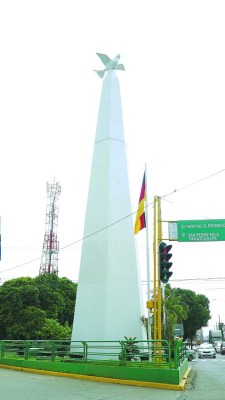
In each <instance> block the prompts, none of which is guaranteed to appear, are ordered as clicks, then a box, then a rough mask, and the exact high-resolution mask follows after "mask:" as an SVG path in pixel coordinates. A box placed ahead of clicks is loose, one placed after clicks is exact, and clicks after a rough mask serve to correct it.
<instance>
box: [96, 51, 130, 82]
mask: <svg viewBox="0 0 225 400" xmlns="http://www.w3.org/2000/svg"><path fill="white" fill-rule="evenodd" d="M96 54H97V56H98V57H99V58H100V59H101V61H102V62H103V64H104V65H105V68H104V69H102V70H99V69H94V70H93V71H95V72H97V74H98V76H99V77H100V78H104V75H105V72H106V71H109V70H110V69H117V70H120V71H125V68H124V65H123V64H119V59H120V55H119V54H117V55H116V57H114V58H113V59H112V60H111V58H109V57H108V56H107V55H106V54H101V53H96Z"/></svg>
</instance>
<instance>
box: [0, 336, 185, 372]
mask: <svg viewBox="0 0 225 400" xmlns="http://www.w3.org/2000/svg"><path fill="white" fill-rule="evenodd" d="M171 353H172V352H171V346H170V343H169V342H168V341H166V340H160V341H157V340H150V341H138V340H132V339H130V340H121V341H80V342H79V341H69V340H61V341H57V340H35V341H32V340H2V341H0V357H1V359H6V358H7V359H9V358H18V359H21V358H22V359H25V360H30V359H33V360H48V361H51V362H56V361H62V362H81V363H98V364H99V363H108V364H111V365H119V366H130V367H132V366H137V364H138V363H139V364H140V365H141V366H143V367H151V366H153V367H163V368H168V369H171V368H178V367H179V366H180V365H181V364H182V362H183V361H184V360H185V358H186V353H185V347H184V346H183V343H182V342H180V343H175V346H174V354H173V357H172V354H171Z"/></svg>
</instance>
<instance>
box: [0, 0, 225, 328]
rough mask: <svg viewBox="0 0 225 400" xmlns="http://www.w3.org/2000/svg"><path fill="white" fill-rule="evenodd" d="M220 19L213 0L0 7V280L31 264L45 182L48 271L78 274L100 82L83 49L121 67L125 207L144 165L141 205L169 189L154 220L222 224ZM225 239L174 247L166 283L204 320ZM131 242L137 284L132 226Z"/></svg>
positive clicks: (217, 303) (222, 12)
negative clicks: (52, 235) (51, 197)
mask: <svg viewBox="0 0 225 400" xmlns="http://www.w3.org/2000/svg"><path fill="white" fill-rule="evenodd" d="M224 20H225V3H224V1H223V0H221V1H217V0H213V1H207V0H204V1H198V0H194V1H192V0H190V1H181V0H177V1H168V0H166V1H149V0H139V1H132V0H131V1H129V2H125V1H121V0H114V1H113V2H112V1H108V0H95V1H92V0H89V1H88V0H83V1H80V2H79V1H76V2H75V1H69V0H68V1H57V0H54V1H49V0H45V1H42V0H39V1H30V0H29V1H28V0H27V1H25V0H20V1H12V0H3V1H2V2H1V3H0V55H1V56H0V57H1V62H0V112H1V117H0V132H1V142H0V145H1V156H0V169H1V185H0V193H1V195H0V215H1V217H2V224H1V229H2V261H1V264H0V278H1V282H2V283H3V282H4V281H5V280H8V279H11V278H14V277H19V276H32V277H34V276H36V275H38V273H39V267H40V258H41V254H42V245H43V239H44V233H45V213H46V204H47V192H46V182H49V183H51V182H53V178H54V177H55V179H56V181H59V182H60V184H61V188H62V190H61V195H60V198H59V226H58V240H59V242H60V247H61V248H63V247H65V246H67V247H65V249H62V250H61V251H60V253H59V276H66V277H68V278H70V279H72V280H77V279H78V274H79V263H80V254H81V243H82V241H81V239H82V235H83V227H84V217H85V207H86V201H87V192H88V185H89V176H90V168H91V161H92V152H93V144H94V138H95V130H96V125H97V115H98V107H99V102H100V94H101V88H102V80H101V79H99V77H98V76H97V74H95V73H94V72H93V71H92V70H93V69H94V68H95V69H96V68H100V67H101V62H100V60H99V59H98V57H97V56H96V52H100V53H106V54H108V55H109V56H110V57H114V56H115V55H116V54H117V53H120V54H121V62H122V63H123V64H124V66H125V68H126V71H125V72H120V71H119V72H118V73H117V75H118V77H119V81H120V89H121V100H122V109H123V123H124V134H125V140H126V142H127V159H128V171H129V180H130V194H131V202H132V209H133V211H134V212H135V211H136V208H137V203H138V199H139V195H140V189H141V183H142V178H143V172H144V165H145V163H147V168H148V200H149V203H151V202H152V201H153V198H154V196H155V195H160V196H164V195H167V194H168V196H166V197H165V199H164V200H162V217H163V219H164V220H183V219H211V218H212V219H214V218H221V219H225V185H224V184H225V171H224V169H225V157H224V132H225V118H224V110H225V74H224V71H225V53H224V39H225V24H224ZM205 178H206V179H205ZM196 182H197V183H196ZM174 190H176V192H174ZM172 192H174V193H173V194H170V193H172ZM152 223H153V209H152V207H151V206H149V225H150V230H151V227H152ZM163 234H164V237H165V238H167V237H168V234H167V224H166V223H165V224H164V228H163ZM151 240H152V236H151ZM76 242H77V243H76ZM68 245H70V246H68ZM150 246H152V244H150ZM224 246H225V244H224V243H223V242H218V243H191V244H190V243H177V242H173V267H172V270H173V277H172V279H171V285H172V286H174V287H182V288H189V289H191V290H195V291H196V292H198V293H203V294H205V295H206V296H207V297H209V299H210V300H211V311H212V314H213V323H215V322H214V321H215V320H218V318H219V317H218V316H220V319H221V320H223V321H224V322H225V311H224V310H225V307H224V306H225V304H224V303H225V261H224V256H223V255H224ZM137 248H138V253H139V259H140V263H141V271H142V280H143V281H144V280H146V265H145V231H144V230H143V231H141V232H140V233H139V234H138V235H137ZM31 260H36V261H33V262H30V261H31ZM218 278H222V279H218ZM200 279H203V280H200ZM143 290H144V292H145V290H146V288H145V285H143ZM213 299H215V300H213Z"/></svg>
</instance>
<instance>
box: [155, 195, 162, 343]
mask: <svg viewBox="0 0 225 400" xmlns="http://www.w3.org/2000/svg"><path fill="white" fill-rule="evenodd" d="M161 240H162V219H161V198H160V197H159V196H156V197H155V198H154V240H153V242H154V340H162V294H161V281H160V260H159V244H160V243H161Z"/></svg>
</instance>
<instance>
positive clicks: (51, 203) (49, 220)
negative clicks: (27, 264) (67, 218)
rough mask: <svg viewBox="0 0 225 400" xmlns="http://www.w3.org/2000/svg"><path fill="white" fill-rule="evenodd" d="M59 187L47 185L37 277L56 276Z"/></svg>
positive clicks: (54, 184) (57, 184) (58, 185)
mask: <svg viewBox="0 0 225 400" xmlns="http://www.w3.org/2000/svg"><path fill="white" fill-rule="evenodd" d="M60 193H61V186H60V184H59V182H55V181H54V182H53V183H52V184H49V183H47V196H48V198H47V207H46V218H45V236H44V243H43V248H42V257H41V265H40V270H39V275H42V274H48V275H49V274H52V273H55V274H56V275H58V255H59V242H58V240H57V228H58V204H59V195H60Z"/></svg>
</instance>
